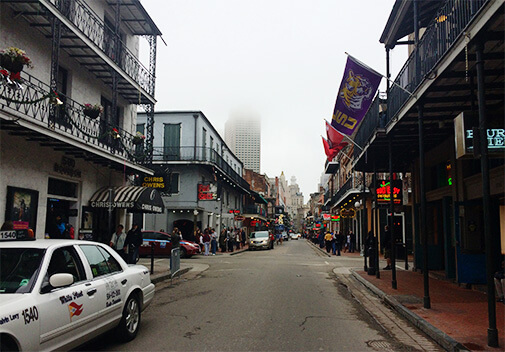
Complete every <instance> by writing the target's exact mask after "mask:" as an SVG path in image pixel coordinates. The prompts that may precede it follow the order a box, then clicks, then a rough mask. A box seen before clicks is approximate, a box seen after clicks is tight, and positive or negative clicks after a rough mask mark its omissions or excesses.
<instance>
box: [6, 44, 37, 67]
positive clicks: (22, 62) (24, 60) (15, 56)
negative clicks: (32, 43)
mask: <svg viewBox="0 0 505 352" xmlns="http://www.w3.org/2000/svg"><path fill="white" fill-rule="evenodd" d="M0 65H1V66H2V67H3V68H5V69H6V70H8V71H10V72H11V73H19V72H21V71H23V67H24V66H26V67H33V65H32V60H30V58H29V57H28V56H26V53H25V52H24V51H23V50H21V49H18V48H15V47H12V46H11V47H10V48H7V49H2V50H0Z"/></svg>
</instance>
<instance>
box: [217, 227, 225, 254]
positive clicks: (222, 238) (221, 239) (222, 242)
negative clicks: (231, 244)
mask: <svg viewBox="0 0 505 352" xmlns="http://www.w3.org/2000/svg"><path fill="white" fill-rule="evenodd" d="M219 248H221V252H226V229H224V228H223V229H222V230H221V233H220V234H219Z"/></svg>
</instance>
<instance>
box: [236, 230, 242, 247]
mask: <svg viewBox="0 0 505 352" xmlns="http://www.w3.org/2000/svg"><path fill="white" fill-rule="evenodd" d="M241 244H242V239H241V238H240V230H239V229H237V230H236V231H235V245H236V247H237V251H238V250H239V249H240V245H241Z"/></svg>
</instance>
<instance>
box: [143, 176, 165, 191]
mask: <svg viewBox="0 0 505 352" xmlns="http://www.w3.org/2000/svg"><path fill="white" fill-rule="evenodd" d="M141 186H142V187H150V188H156V189H159V190H164V189H165V188H166V186H167V183H166V180H165V177H163V176H144V177H143V178H142V184H141Z"/></svg>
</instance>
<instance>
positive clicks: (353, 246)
mask: <svg viewBox="0 0 505 352" xmlns="http://www.w3.org/2000/svg"><path fill="white" fill-rule="evenodd" d="M349 236H350V240H351V242H350V243H349V252H351V253H354V251H355V250H356V234H355V233H354V232H352V230H351V231H349Z"/></svg>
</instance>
